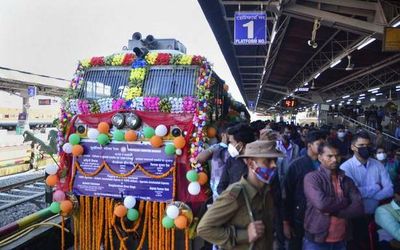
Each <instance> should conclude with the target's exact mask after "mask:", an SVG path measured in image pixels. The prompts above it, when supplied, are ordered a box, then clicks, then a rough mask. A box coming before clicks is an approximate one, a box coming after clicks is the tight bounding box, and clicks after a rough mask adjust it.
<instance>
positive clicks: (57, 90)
mask: <svg viewBox="0 0 400 250" xmlns="http://www.w3.org/2000/svg"><path fill="white" fill-rule="evenodd" d="M29 86H36V87H37V94H38V95H47V96H58V97H62V96H64V95H65V93H66V91H67V88H68V86H69V81H68V80H66V79H61V78H56V77H51V76H46V75H38V74H34V73H31V72H26V71H20V70H14V69H10V68H5V67H0V90H2V91H5V92H9V93H12V94H17V95H20V96H23V95H26V94H27V91H28V87H29Z"/></svg>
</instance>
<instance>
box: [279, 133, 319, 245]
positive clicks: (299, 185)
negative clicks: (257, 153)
mask: <svg viewBox="0 0 400 250" xmlns="http://www.w3.org/2000/svg"><path fill="white" fill-rule="evenodd" d="M324 141H325V134H324V133H322V132H320V131H312V132H309V133H308V134H307V138H306V142H307V155H305V156H303V157H300V158H298V159H297V160H294V161H293V162H292V163H291V164H290V166H289V170H288V173H287V176H286V178H285V182H284V183H285V194H286V197H285V198H284V202H283V204H284V211H283V213H284V215H283V216H284V221H283V229H284V233H285V236H286V238H288V239H289V250H302V246H303V236H304V228H303V220H304V213H305V210H306V198H305V196H304V190H303V188H304V184H303V180H304V176H305V175H306V174H308V173H309V172H312V171H314V170H316V169H318V168H319V161H318V146H319V145H320V144H321V143H322V142H324Z"/></svg>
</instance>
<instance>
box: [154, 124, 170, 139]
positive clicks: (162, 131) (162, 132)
mask: <svg viewBox="0 0 400 250" xmlns="http://www.w3.org/2000/svg"><path fill="white" fill-rule="evenodd" d="M167 133H168V128H167V126H165V125H163V124H160V125H158V126H157V127H156V135H157V136H161V137H163V136H166V135H167Z"/></svg>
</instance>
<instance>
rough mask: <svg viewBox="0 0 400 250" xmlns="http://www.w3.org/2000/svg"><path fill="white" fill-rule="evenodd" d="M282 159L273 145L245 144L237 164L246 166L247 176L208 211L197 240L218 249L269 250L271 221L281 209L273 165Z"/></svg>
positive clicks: (271, 241)
mask: <svg viewBox="0 0 400 250" xmlns="http://www.w3.org/2000/svg"><path fill="white" fill-rule="evenodd" d="M281 156H283V155H282V154H281V153H280V152H279V151H278V150H276V143H275V142H274V141H255V142H252V143H249V144H247V145H246V149H245V151H244V153H243V154H242V155H240V156H239V159H238V160H241V161H244V162H245V165H246V167H247V169H248V174H246V175H244V176H243V177H242V178H241V179H240V181H238V182H236V183H234V184H232V185H230V186H229V187H228V189H226V190H225V191H224V192H222V193H221V194H220V196H219V197H218V198H217V200H216V201H215V202H214V203H213V205H212V206H211V207H210V208H209V209H208V210H207V212H206V213H205V214H204V216H203V217H202V219H201V220H200V223H199V225H198V227H197V234H198V236H200V237H201V238H203V239H204V240H206V241H208V242H211V243H213V244H216V245H218V246H219V247H220V249H237V250H241V249H243V250H244V249H246V250H247V249H251V250H272V249H273V247H272V245H273V240H274V239H273V233H274V232H273V231H274V230H273V220H274V218H275V217H277V216H279V215H277V213H279V211H280V208H281V194H280V188H279V178H278V175H277V174H276V173H275V167H276V163H275V162H276V158H277V157H281Z"/></svg>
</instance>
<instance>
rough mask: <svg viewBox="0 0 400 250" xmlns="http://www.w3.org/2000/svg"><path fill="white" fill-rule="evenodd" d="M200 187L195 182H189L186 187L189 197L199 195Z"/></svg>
mask: <svg viewBox="0 0 400 250" xmlns="http://www.w3.org/2000/svg"><path fill="white" fill-rule="evenodd" d="M200 190H201V187H200V184H199V183H198V182H197V181H194V182H191V183H190V184H189V186H188V192H189V194H191V195H198V194H199V193H200Z"/></svg>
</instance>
